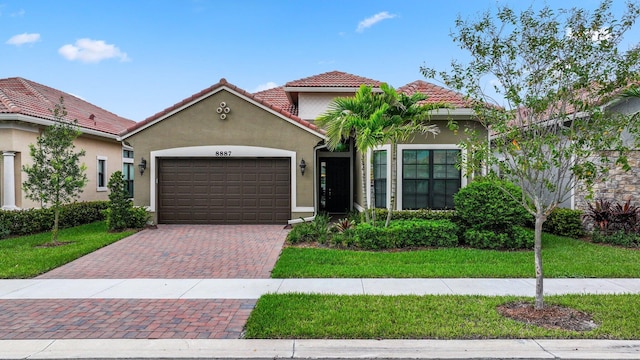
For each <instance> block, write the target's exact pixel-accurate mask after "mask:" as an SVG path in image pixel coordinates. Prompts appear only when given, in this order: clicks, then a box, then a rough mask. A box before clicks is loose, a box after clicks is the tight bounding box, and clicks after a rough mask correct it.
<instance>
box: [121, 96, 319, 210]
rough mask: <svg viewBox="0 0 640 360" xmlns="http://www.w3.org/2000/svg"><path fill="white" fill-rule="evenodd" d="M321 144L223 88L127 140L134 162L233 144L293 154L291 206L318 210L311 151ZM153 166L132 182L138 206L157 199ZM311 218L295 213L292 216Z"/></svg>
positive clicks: (297, 127)
mask: <svg viewBox="0 0 640 360" xmlns="http://www.w3.org/2000/svg"><path fill="white" fill-rule="evenodd" d="M222 102H224V103H226V105H227V107H228V108H229V109H230V112H229V114H227V118H226V119H225V120H221V119H220V115H219V114H218V113H217V112H216V109H217V108H218V107H219V106H220V103H222ZM320 140H321V137H319V136H317V135H315V134H312V133H311V132H309V131H307V130H304V129H302V128H300V127H299V126H297V125H295V124H292V123H290V122H288V121H287V120H285V119H283V118H282V117H281V116H278V115H275V114H273V113H271V112H269V111H267V110H265V109H263V108H261V107H259V106H257V105H256V104H254V103H252V102H249V101H247V100H245V99H244V98H242V97H239V96H237V95H236V94H235V93H231V92H229V91H227V90H224V89H222V90H220V91H219V92H216V93H215V94H213V95H211V96H209V97H207V98H205V99H202V100H201V101H199V102H196V103H194V104H192V105H191V106H188V107H186V108H184V109H182V110H180V111H178V112H177V113H175V114H172V115H171V116H169V117H167V118H165V119H163V120H161V121H159V122H157V123H155V124H153V125H151V126H150V127H147V128H146V129H144V130H142V131H140V132H138V133H135V134H133V135H131V136H129V137H126V138H125V141H127V142H129V143H130V144H131V145H132V146H133V147H134V149H135V156H136V160H135V162H136V164H137V163H139V162H140V158H141V157H144V158H145V159H147V160H148V161H149V162H152V161H153V159H152V158H151V152H152V151H158V150H165V149H173V148H182V147H203V146H225V145H233V146H255V147H264V148H271V149H280V150H288V151H293V152H295V154H296V169H295V171H294V173H295V174H296V184H297V185H296V189H295V193H296V198H297V203H296V204H292V205H293V206H296V207H308V208H313V206H314V203H313V168H314V153H313V148H314V146H315V145H316V144H317V143H318V142H319V141H320ZM211 156H212V157H213V156H214V154H211ZM232 156H233V155H232ZM303 158H304V160H305V162H306V164H307V168H306V170H307V172H306V173H305V175H304V176H301V175H300V169H299V168H297V164H298V163H299V162H300V160H301V159H303ZM151 165H152V164H149V165H148V169H147V172H145V174H144V175H143V176H142V177H137V178H136V181H135V182H134V192H135V198H134V203H135V204H136V205H138V206H150V204H151V203H152V201H151V196H154V197H155V196H156V194H151V193H150V189H151V182H153V181H155V178H156V174H153V173H152V170H151ZM311 214H312V212H300V213H294V214H292V218H298V217H300V216H308V215H311Z"/></svg>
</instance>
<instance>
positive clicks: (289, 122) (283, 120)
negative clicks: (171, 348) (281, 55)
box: [120, 71, 486, 224]
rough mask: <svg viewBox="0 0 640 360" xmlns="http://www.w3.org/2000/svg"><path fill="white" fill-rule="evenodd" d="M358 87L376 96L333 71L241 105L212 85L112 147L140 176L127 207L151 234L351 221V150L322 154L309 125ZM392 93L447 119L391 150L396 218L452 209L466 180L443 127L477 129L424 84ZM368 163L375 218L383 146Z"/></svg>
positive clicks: (443, 94) (385, 191)
mask: <svg viewBox="0 0 640 360" xmlns="http://www.w3.org/2000/svg"><path fill="white" fill-rule="evenodd" d="M362 84H365V85H370V86H373V87H374V88H376V87H378V86H379V85H380V81H377V80H372V79H368V78H364V77H360V76H356V75H352V74H347V73H343V72H338V71H333V72H328V73H323V74H319V75H315V76H311V77H307V78H303V79H300V80H295V81H291V82H288V83H286V84H285V85H284V86H281V87H277V88H274V89H270V90H266V91H261V92H258V93H255V94H251V93H248V92H246V91H244V90H242V89H240V88H238V87H236V86H234V85H232V84H230V83H228V82H227V81H226V80H225V79H221V80H220V82H218V83H217V84H215V85H213V86H211V87H209V88H207V89H204V90H202V91H200V92H199V93H197V94H194V95H193V96H191V97H189V98H187V99H184V100H182V101H180V102H179V103H177V104H175V105H173V106H171V107H169V108H167V109H165V110H163V111H161V112H159V113H157V114H155V115H153V116H151V117H149V118H148V119H146V120H144V121H142V122H140V123H137V124H135V125H133V126H131V127H129V128H128V129H127V130H126V131H124V132H122V133H121V136H120V140H123V141H126V142H127V143H129V144H131V146H133V148H134V149H135V151H136V161H135V162H136V164H137V163H141V164H142V163H144V164H145V165H146V168H145V171H144V174H142V176H141V177H140V178H138V180H137V181H136V182H135V185H134V188H135V198H134V203H135V205H139V206H146V207H147V208H148V209H149V211H150V212H152V214H153V219H154V220H155V221H156V222H158V223H190V224H198V223H200V224H219V223H275V224H278V223H282V224H285V223H287V222H295V221H299V219H300V218H307V217H311V216H314V215H315V214H317V213H319V212H328V213H346V212H348V211H351V210H354V209H358V210H362V208H363V207H362V204H363V203H364V202H363V199H362V196H361V194H362V189H361V179H360V171H359V169H360V164H359V161H360V156H359V155H357V154H356V153H355V151H354V149H353V145H352V144H346V145H345V147H344V148H343V149H341V151H334V152H330V151H328V150H327V149H326V146H325V142H324V140H325V135H324V131H323V130H322V129H319V128H318V127H317V126H315V125H314V123H313V122H314V119H316V118H317V117H318V116H319V115H320V114H322V113H323V112H325V111H326V110H327V108H328V105H329V104H330V103H331V101H332V100H333V99H334V98H335V97H339V96H351V95H353V94H354V93H355V92H356V91H357V90H358V88H359V87H360V85H362ZM398 91H402V92H406V93H413V92H416V91H420V92H423V93H425V94H426V95H428V96H429V99H428V101H446V102H449V103H450V104H452V105H453V106H454V107H455V108H454V109H450V110H446V111H441V112H439V113H437V114H435V115H434V116H433V118H432V120H433V122H434V123H436V124H438V125H439V127H440V130H441V133H440V134H439V135H437V136H435V137H433V136H424V135H419V136H416V138H415V139H413V141H411V142H410V143H406V144H400V145H399V147H398V149H399V152H398V160H399V161H398V201H397V207H398V209H415V208H437V209H439V208H452V207H453V194H454V193H455V192H456V191H457V190H458V189H459V188H460V187H462V186H464V185H465V184H466V183H467V181H468V179H467V178H466V177H465V176H463V175H462V174H463V173H464V172H462V171H461V170H459V169H457V168H456V166H455V164H456V163H457V161H458V158H459V156H460V155H464V154H461V150H460V148H459V147H458V145H457V144H458V143H459V142H460V136H462V134H457V133H456V132H453V131H450V130H449V129H448V128H447V126H446V125H447V121H448V120H449V119H455V120H457V121H459V122H462V123H466V122H468V124H469V125H470V126H477V127H478V129H480V128H481V127H480V125H479V124H477V122H476V121H475V120H474V113H473V110H472V109H470V108H467V107H466V105H465V104H466V103H465V101H464V98H463V96H461V95H459V94H457V93H455V92H452V91H450V90H447V89H444V88H442V87H439V86H436V85H433V84H429V83H427V82H424V81H416V82H413V83H411V84H408V85H405V86H402V87H400V88H399V89H398ZM465 126H466V124H462V125H461V128H464V127H465ZM481 131H482V130H481ZM461 133H462V132H461ZM485 134H486V132H485ZM368 156H369V158H370V159H372V160H373V169H374V170H373V172H374V173H373V174H367V187H368V188H371V187H372V186H374V184H375V186H376V189H377V191H376V192H375V196H374V197H375V199H373V200H375V204H376V205H377V206H379V207H384V206H386V203H387V202H388V201H389V200H388V198H389V194H390V189H391V184H389V183H388V182H387V181H386V178H387V174H390V168H389V166H390V163H391V161H390V159H389V156H390V151H389V146H388V145H383V146H380V147H379V148H378V149H376V150H375V151H373V152H372V153H370V154H368ZM143 160H144V161H143ZM371 200H372V199H369V202H370V203H371Z"/></svg>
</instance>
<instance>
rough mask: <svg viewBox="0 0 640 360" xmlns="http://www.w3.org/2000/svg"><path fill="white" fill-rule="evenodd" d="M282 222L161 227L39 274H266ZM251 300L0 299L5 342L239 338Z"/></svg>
mask: <svg viewBox="0 0 640 360" xmlns="http://www.w3.org/2000/svg"><path fill="white" fill-rule="evenodd" d="M286 233H287V230H284V227H283V226H281V225H238V226H232V225H220V226H213V225H211V226H208V225H159V226H158V229H155V230H151V229H148V230H144V231H142V232H139V233H137V234H135V235H133V236H130V237H128V238H126V239H123V240H120V241H119V242H117V243H115V244H112V245H109V246H107V247H105V248H103V249H100V250H98V251H96V252H94V253H91V254H89V255H87V256H84V257H82V258H80V259H78V260H76V261H74V262H72V263H70V264H67V265H65V266H62V267H60V268H58V269H55V270H53V271H51V272H48V273H46V274H44V275H42V276H40V277H39V278H41V279H54V278H55V279H81V278H90V279H95V278H111V279H122V278H161V279H170V278H173V279H186V278H191V279H194V278H198V279H204V278H268V277H269V276H270V273H271V270H272V268H273V266H274V265H275V262H276V260H277V258H278V255H279V254H280V251H281V249H282V245H283V243H284V239H285V237H286ZM255 302H256V300H252V299H47V300H26V299H15V300H0V339H123V338H138V339H139V338H149V339H183V338H205V339H225V338H227V339H228V338H239V337H240V336H241V333H242V330H243V326H244V324H245V322H246V320H247V318H248V317H249V314H250V313H251V310H252V309H253V307H254V306H255Z"/></svg>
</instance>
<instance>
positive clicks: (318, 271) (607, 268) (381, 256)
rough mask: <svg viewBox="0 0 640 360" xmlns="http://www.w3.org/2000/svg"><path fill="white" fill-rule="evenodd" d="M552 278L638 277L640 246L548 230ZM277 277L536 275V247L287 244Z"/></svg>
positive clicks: (546, 259)
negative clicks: (394, 248) (379, 248)
mask: <svg viewBox="0 0 640 360" xmlns="http://www.w3.org/2000/svg"><path fill="white" fill-rule="evenodd" d="M542 249H543V250H542V252H543V255H542V259H543V266H544V271H545V277H548V278H563V277H577V278H590V277H594V278H625V277H630V278H635V277H639V276H640V250H637V249H625V248H615V247H610V246H606V245H598V244H592V243H588V242H585V241H580V240H575V239H570V238H565V237H560V236H555V235H551V234H543V246H542ZM271 276H272V277H273V278H533V277H535V272H534V258H533V251H494V250H478V249H469V248H441V249H429V250H416V251H398V252H369V251H351V250H337V249H319V248H298V247H287V248H285V249H283V251H282V254H281V255H280V258H279V260H278V262H277V263H276V266H275V268H274V269H273V272H272V274H271Z"/></svg>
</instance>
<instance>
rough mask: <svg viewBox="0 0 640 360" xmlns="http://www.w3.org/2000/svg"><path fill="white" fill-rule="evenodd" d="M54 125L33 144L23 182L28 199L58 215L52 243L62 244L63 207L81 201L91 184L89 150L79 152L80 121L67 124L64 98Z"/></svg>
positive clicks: (55, 110)
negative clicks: (87, 162)
mask: <svg viewBox="0 0 640 360" xmlns="http://www.w3.org/2000/svg"><path fill="white" fill-rule="evenodd" d="M52 114H53V118H54V123H53V125H50V126H48V127H46V128H45V129H44V130H43V131H42V133H41V134H40V136H38V138H37V141H36V144H35V145H34V144H29V154H30V155H31V158H32V160H33V165H24V166H23V167H22V170H23V171H24V172H25V173H26V174H27V180H26V181H25V182H23V183H22V188H23V189H24V191H25V192H26V196H27V197H28V198H29V199H31V200H34V201H38V202H40V204H41V205H42V206H43V207H46V206H47V205H50V206H51V208H52V209H53V213H54V221H53V230H52V235H51V243H52V244H58V222H59V219H60V207H61V206H62V205H64V204H67V203H69V202H71V201H72V200H74V199H75V198H77V196H78V195H79V194H80V193H81V192H82V189H83V187H84V186H85V185H86V183H87V175H86V174H85V171H86V166H85V165H84V164H80V157H82V156H84V155H85V151H84V150H81V151H77V152H76V151H75V145H74V143H73V142H74V140H75V139H76V138H77V137H78V136H80V130H79V129H78V126H77V125H76V122H77V121H74V122H73V123H72V122H68V121H65V117H66V116H67V111H66V109H65V106H64V99H63V98H62V97H61V98H60V103H59V104H56V105H55V108H54V109H53V110H52Z"/></svg>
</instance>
